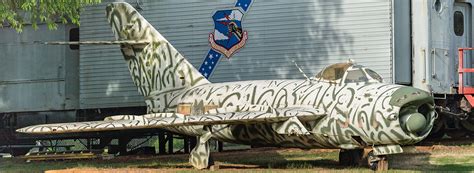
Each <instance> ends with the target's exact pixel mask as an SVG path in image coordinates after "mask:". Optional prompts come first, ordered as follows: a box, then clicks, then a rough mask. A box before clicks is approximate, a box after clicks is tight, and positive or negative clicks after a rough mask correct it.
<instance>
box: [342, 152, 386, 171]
mask: <svg viewBox="0 0 474 173" xmlns="http://www.w3.org/2000/svg"><path fill="white" fill-rule="evenodd" d="M365 163H367V164H368V166H369V168H370V169H371V170H374V171H387V170H388V159H387V156H386V155H378V156H377V155H375V154H374V151H370V152H368V153H366V152H364V149H352V150H343V149H341V151H340V152H339V164H340V165H343V166H364V165H365Z"/></svg>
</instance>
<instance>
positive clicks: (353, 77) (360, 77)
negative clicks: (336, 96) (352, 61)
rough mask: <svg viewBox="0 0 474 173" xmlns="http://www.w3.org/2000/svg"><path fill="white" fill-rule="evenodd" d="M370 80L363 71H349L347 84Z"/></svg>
mask: <svg viewBox="0 0 474 173" xmlns="http://www.w3.org/2000/svg"><path fill="white" fill-rule="evenodd" d="M368 80H369V79H367V77H366V76H365V73H364V72H363V71H362V70H361V69H356V70H348V71H347V76H346V80H344V82H345V83H354V82H367V81H368Z"/></svg>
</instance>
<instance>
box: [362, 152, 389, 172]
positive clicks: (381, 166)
mask: <svg viewBox="0 0 474 173" xmlns="http://www.w3.org/2000/svg"><path fill="white" fill-rule="evenodd" d="M367 161H368V164H369V168H370V169H371V170H374V171H387V170H388V160H387V156H376V155H374V152H373V151H370V152H369V154H368V155H367Z"/></svg>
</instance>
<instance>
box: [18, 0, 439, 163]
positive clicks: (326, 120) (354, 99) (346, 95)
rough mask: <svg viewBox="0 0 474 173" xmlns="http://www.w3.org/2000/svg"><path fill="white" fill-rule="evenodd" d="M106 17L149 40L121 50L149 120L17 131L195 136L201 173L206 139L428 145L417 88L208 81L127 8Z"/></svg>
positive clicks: (428, 104)
mask: <svg viewBox="0 0 474 173" xmlns="http://www.w3.org/2000/svg"><path fill="white" fill-rule="evenodd" d="M107 18H108V20H109V22H110V24H111V26H112V30H113V32H114V33H115V36H116V37H117V40H142V41H144V42H150V43H149V44H123V45H122V47H121V49H122V52H123V55H124V57H125V60H126V61H127V63H128V65H129V70H130V73H131V76H132V79H133V81H134V83H135V84H136V85H137V86H138V89H139V92H140V93H141V94H143V95H144V96H145V98H146V104H147V108H148V114H146V115H143V116H132V115H119V116H111V117H108V118H106V119H105V120H104V121H95V122H75V123H62V124H46V125H37V126H30V127H25V128H22V129H19V130H18V131H19V132H24V133H70V132H85V131H101V130H120V129H132V128H166V129H168V130H171V131H174V132H177V133H182V134H186V135H193V136H199V143H198V146H197V147H196V148H195V149H194V150H193V151H192V152H191V158H190V162H191V163H192V164H193V165H194V166H195V167H197V168H199V169H202V168H206V167H207V166H209V165H208V164H209V163H208V162H209V155H210V153H209V146H208V144H207V140H208V139H209V138H214V139H217V140H221V141H226V142H233V143H240V144H251V145H263V146H278V147H299V148H342V149H356V148H363V147H365V146H376V147H377V151H384V152H378V153H384V154H391V153H390V151H394V152H393V153H399V152H401V151H400V150H398V148H397V147H396V146H399V145H407V144H413V143H416V142H418V141H420V140H422V139H424V138H425V137H426V136H427V135H428V133H429V132H430V130H431V128H432V126H433V121H434V119H435V114H434V110H433V105H434V104H433V98H432V97H431V96H430V94H429V93H427V92H424V91H422V90H419V89H415V88H412V87H405V86H400V85H392V84H384V83H379V82H358V83H345V82H342V80H341V81H339V82H335V83H333V82H327V81H324V80H321V79H315V80H261V81H239V82H228V83H210V82H209V81H208V80H206V79H205V78H204V77H203V76H202V75H201V74H200V73H199V72H198V71H197V70H196V69H195V68H193V66H192V65H191V64H190V63H189V62H188V61H187V60H186V59H184V57H183V56H182V55H181V54H179V53H178V52H177V51H176V49H175V48H174V47H173V46H171V44H170V43H169V42H168V41H167V40H166V39H165V38H164V37H163V36H161V35H160V34H159V33H158V31H156V30H155V29H154V28H153V26H152V25H150V24H149V23H148V22H147V21H146V20H145V19H144V18H143V17H142V16H141V15H140V14H139V13H138V12H136V11H135V9H133V7H132V6H130V5H129V4H127V3H112V4H110V5H108V6H107ZM206 108H211V109H207V110H206ZM181 109H184V110H187V109H189V110H188V112H187V113H181V112H179V111H180V110H181ZM187 114H189V115H187ZM412 114H417V116H418V114H421V115H419V116H418V117H416V116H413V117H415V118H418V119H419V118H420V116H421V119H424V120H425V121H426V122H427V123H426V125H424V124H423V127H422V129H421V130H420V131H416V132H414V131H413V132H411V131H409V130H407V129H406V128H405V126H407V125H405V124H403V122H402V120H401V118H400V117H403V116H411V115H412ZM410 118H411V117H408V118H405V119H407V120H406V121H409V120H408V119H410ZM410 121H413V120H410ZM384 146H390V148H388V149H386V150H384V149H385V148H384ZM391 148H395V149H391ZM396 149H397V150H396Z"/></svg>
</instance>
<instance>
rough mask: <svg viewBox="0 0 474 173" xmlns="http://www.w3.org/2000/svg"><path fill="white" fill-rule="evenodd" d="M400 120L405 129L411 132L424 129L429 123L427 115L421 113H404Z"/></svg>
mask: <svg viewBox="0 0 474 173" xmlns="http://www.w3.org/2000/svg"><path fill="white" fill-rule="evenodd" d="M400 121H401V125H402V127H404V128H405V130H407V131H408V132H411V133H416V132H419V131H420V130H423V129H424V128H425V127H426V125H427V121H426V118H425V116H423V114H420V113H412V114H407V115H404V116H402V117H401V119H400Z"/></svg>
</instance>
